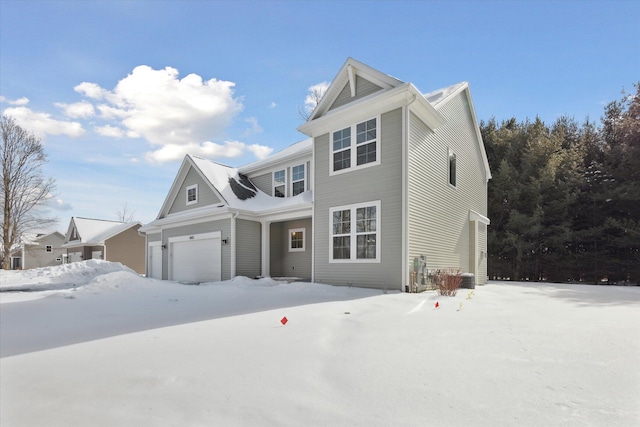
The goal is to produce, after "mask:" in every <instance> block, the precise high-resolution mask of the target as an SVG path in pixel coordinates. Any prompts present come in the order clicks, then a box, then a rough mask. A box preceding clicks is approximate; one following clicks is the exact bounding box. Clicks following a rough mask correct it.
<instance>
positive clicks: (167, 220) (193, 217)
mask: <svg viewBox="0 0 640 427" xmlns="http://www.w3.org/2000/svg"><path fill="white" fill-rule="evenodd" d="M229 212H230V210H229V207H228V206H222V207H218V206H213V207H212V206H206V207H203V208H199V209H191V210H188V211H184V212H180V213H176V214H172V215H168V216H166V217H164V218H160V219H156V220H155V221H152V222H150V223H149V224H147V225H143V226H142V227H140V229H139V231H140V232H143V233H147V234H149V233H154V232H159V231H160V230H162V229H163V228H172V227H180V226H183V225H189V224H194V223H198V222H203V220H206V221H215V220H218V219H226V218H227V217H229V215H230V213H229Z"/></svg>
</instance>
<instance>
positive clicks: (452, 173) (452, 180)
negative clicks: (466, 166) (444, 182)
mask: <svg viewBox="0 0 640 427" xmlns="http://www.w3.org/2000/svg"><path fill="white" fill-rule="evenodd" d="M449 184H451V185H452V186H454V187H455V186H456V153H454V152H453V150H452V149H449Z"/></svg>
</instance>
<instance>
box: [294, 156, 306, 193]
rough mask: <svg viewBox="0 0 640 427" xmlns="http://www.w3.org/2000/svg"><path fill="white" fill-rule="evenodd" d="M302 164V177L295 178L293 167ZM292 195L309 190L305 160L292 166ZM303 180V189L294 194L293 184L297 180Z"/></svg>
mask: <svg viewBox="0 0 640 427" xmlns="http://www.w3.org/2000/svg"><path fill="white" fill-rule="evenodd" d="M300 166H302V179H294V178H293V169H294V168H298V167H300ZM290 169H291V196H297V195H298V194H300V193H304V192H305V191H307V162H303V163H301V164H299V165H293V166H291V168H290ZM300 181H302V191H301V192H300V193H298V194H293V184H295V183H296V182H300Z"/></svg>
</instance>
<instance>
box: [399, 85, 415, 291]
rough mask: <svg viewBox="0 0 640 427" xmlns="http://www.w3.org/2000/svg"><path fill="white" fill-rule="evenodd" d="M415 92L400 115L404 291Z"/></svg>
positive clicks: (403, 289)
mask: <svg viewBox="0 0 640 427" xmlns="http://www.w3.org/2000/svg"><path fill="white" fill-rule="evenodd" d="M416 98H417V97H416V94H413V99H412V100H411V101H409V102H408V103H407V105H405V106H404V107H403V113H404V114H403V115H402V121H403V123H402V254H401V257H402V262H403V263H404V266H403V268H402V278H401V280H402V282H401V285H400V292H404V291H405V289H406V288H405V287H406V286H407V285H408V284H409V285H410V283H409V277H410V274H409V273H410V271H409V269H410V265H411V263H410V262H409V206H408V203H409V197H408V192H409V157H408V156H409V106H410V105H411V104H413V103H414V102H415V100H416Z"/></svg>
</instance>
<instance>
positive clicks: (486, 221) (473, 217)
mask: <svg viewBox="0 0 640 427" xmlns="http://www.w3.org/2000/svg"><path fill="white" fill-rule="evenodd" d="M469 221H478V222H481V223H483V224H485V225H490V224H491V220H490V219H489V218H487V217H486V216H484V215H482V214H479V213H478V212H476V211H474V210H471V209H469Z"/></svg>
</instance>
